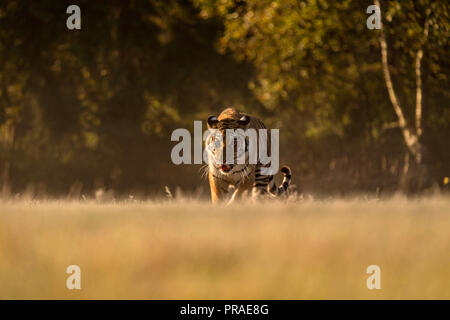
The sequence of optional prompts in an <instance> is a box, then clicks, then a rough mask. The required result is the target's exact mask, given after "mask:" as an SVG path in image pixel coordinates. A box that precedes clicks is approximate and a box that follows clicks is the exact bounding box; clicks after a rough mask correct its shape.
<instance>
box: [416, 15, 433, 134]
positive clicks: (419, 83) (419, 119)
mask: <svg viewBox="0 0 450 320" xmlns="http://www.w3.org/2000/svg"><path fill="white" fill-rule="evenodd" d="M429 25H430V19H429V14H428V13H427V17H426V19H425V25H424V30H423V38H422V39H421V42H420V47H419V50H418V51H417V54H416V66H415V67H416V133H417V136H418V137H420V136H421V135H422V72H421V65H422V58H423V46H424V44H425V42H426V41H427V39H428V29H429Z"/></svg>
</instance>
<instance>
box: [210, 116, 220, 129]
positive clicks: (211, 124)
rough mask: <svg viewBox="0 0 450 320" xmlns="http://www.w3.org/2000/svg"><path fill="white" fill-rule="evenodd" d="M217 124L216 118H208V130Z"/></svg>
mask: <svg viewBox="0 0 450 320" xmlns="http://www.w3.org/2000/svg"><path fill="white" fill-rule="evenodd" d="M218 122H219V119H217V117H216V116H210V117H209V118H208V128H210V129H214V128H215V127H216V125H217V123H218Z"/></svg>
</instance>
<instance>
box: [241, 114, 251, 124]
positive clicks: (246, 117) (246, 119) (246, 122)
mask: <svg viewBox="0 0 450 320" xmlns="http://www.w3.org/2000/svg"><path fill="white" fill-rule="evenodd" d="M249 122H250V117H249V116H248V115H243V116H242V118H240V119H239V120H238V123H239V124H240V125H241V126H246V125H248V123H249Z"/></svg>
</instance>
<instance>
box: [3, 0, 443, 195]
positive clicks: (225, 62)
mask: <svg viewBox="0 0 450 320" xmlns="http://www.w3.org/2000/svg"><path fill="white" fill-rule="evenodd" d="M71 4H77V5H78V6H80V8H81V30H68V29H67V28H66V19H67V18H68V17H69V14H66V9H67V7H68V6H69V5H71ZM372 4H373V1H350V0H343V1H335V0H279V1H268V0H246V1H239V0H191V1H188V0H184V1H181V0H180V1H172V0H152V1H144V0H141V1H140V0H130V1H119V0H110V1H102V2H100V1H86V0H84V1H82V0H79V1H41V0H35V1H20V0H17V1H11V0H3V1H1V3H0V190H1V193H2V195H3V196H8V195H16V194H22V195H23V194H28V195H31V196H36V197H44V196H67V195H68V196H70V197H73V198H78V197H80V196H81V195H86V196H92V195H93V194H94V191H95V190H97V189H98V188H104V189H105V190H111V191H114V193H115V195H116V196H118V197H120V196H125V197H126V196H128V195H129V194H133V195H136V196H142V197H146V196H151V195H155V194H160V193H163V192H164V186H165V185H168V186H170V187H171V188H173V187H176V186H178V187H180V188H181V190H183V191H184V192H186V193H192V192H201V190H203V194H204V195H208V191H207V190H208V183H207V181H206V180H202V179H201V178H200V174H199V172H198V171H199V168H200V165H181V166H176V165H174V164H172V162H171V160H170V150H171V149H172V147H173V146H174V145H175V144H176V143H175V142H171V141H170V135H171V132H172V130H174V129H175V128H180V127H183V128H187V129H189V130H191V132H192V131H193V121H194V120H206V119H207V117H208V116H209V115H212V114H216V115H217V114H218V113H219V112H220V111H221V110H222V109H224V108H225V107H228V106H233V107H235V108H237V109H239V110H241V111H244V112H248V113H250V114H252V115H256V116H258V117H260V118H261V119H263V121H264V122H265V123H266V125H267V126H268V127H269V128H280V140H281V141H280V142H281V146H280V155H281V159H280V163H281V164H287V165H289V166H291V168H292V170H293V174H294V176H293V177H294V180H293V183H295V184H296V185H297V186H298V187H299V188H300V189H301V190H303V191H305V192H313V193H316V194H335V195H346V194H349V193H357V192H364V193H367V192H369V193H372V192H373V193H376V192H386V193H389V192H393V191H397V190H403V191H405V192H417V191H423V190H429V189H430V188H433V186H434V187H436V186H439V187H440V188H441V189H445V188H448V178H446V177H449V176H450V142H449V141H450V90H449V89H450V86H449V74H450V73H449V70H450V65H449V62H450V59H449V58H450V50H449V49H450V48H449V42H448V39H449V31H450V19H449V16H450V8H449V4H448V3H447V2H446V1H431V0H419V1H412V0H408V1H382V2H381V15H382V24H383V28H382V29H381V30H376V29H374V30H369V29H368V28H367V26H366V20H367V18H368V17H369V16H370V14H368V13H366V10H367V7H368V6H369V5H372ZM388 88H389V89H390V90H388ZM205 127H206V125H205Z"/></svg>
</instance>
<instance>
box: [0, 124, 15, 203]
mask: <svg viewBox="0 0 450 320" xmlns="http://www.w3.org/2000/svg"><path fill="white" fill-rule="evenodd" d="M14 134H15V127H14V125H13V124H11V123H9V124H8V123H6V124H4V125H3V126H1V127H0V142H1V146H0V149H1V150H2V154H3V155H2V158H1V163H0V196H1V197H4V198H7V197H8V196H9V195H10V193H11V162H12V152H13V148H14V136H15V135H14Z"/></svg>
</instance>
